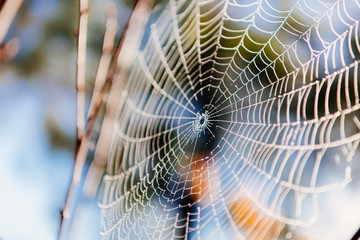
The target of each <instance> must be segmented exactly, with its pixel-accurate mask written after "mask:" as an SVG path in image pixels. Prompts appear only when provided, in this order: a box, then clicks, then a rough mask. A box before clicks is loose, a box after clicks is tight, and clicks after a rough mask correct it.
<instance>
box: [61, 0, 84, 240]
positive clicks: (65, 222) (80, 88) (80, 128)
mask: <svg viewBox="0 0 360 240" xmlns="http://www.w3.org/2000/svg"><path fill="white" fill-rule="evenodd" d="M88 17H89V5H88V0H79V25H78V28H79V29H78V31H79V32H78V41H77V48H78V51H77V59H76V87H77V124H76V126H77V132H76V135H77V143H76V154H75V166H74V172H73V178H72V182H71V185H70V189H69V192H68V196H67V199H66V203H65V206H64V209H63V211H62V216H61V225H60V233H59V239H65V238H66V235H67V233H68V231H69V228H70V221H71V214H72V208H73V207H74V200H75V197H76V189H77V186H78V185H79V183H80V180H81V171H80V170H78V169H79V167H80V168H82V167H81V166H83V165H84V163H85V159H86V155H87V150H84V147H81V146H82V145H84V144H85V143H84V142H83V138H84V135H85V74H86V42H87V27H88ZM86 146H87V143H86Z"/></svg>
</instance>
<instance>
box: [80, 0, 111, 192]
mask: <svg viewBox="0 0 360 240" xmlns="http://www.w3.org/2000/svg"><path fill="white" fill-rule="evenodd" d="M105 12H106V15H107V21H106V30H105V35H104V43H103V52H102V55H101V58H100V63H99V68H98V71H97V74H96V80H95V86H94V91H93V95H92V98H91V101H90V107H89V112H88V116H87V122H88V128H87V129H93V127H94V124H95V121H96V119H97V116H98V114H99V111H100V108H101V106H102V103H103V101H102V100H103V94H104V86H105V83H106V79H107V78H106V77H107V75H108V72H109V68H110V64H111V59H112V56H113V52H114V39H115V35H116V32H117V28H118V25H117V20H116V16H117V15H116V5H115V4H114V3H108V4H107V5H106V7H105ZM90 135H91V134H90ZM93 163H95V161H93V162H92V163H91V166H90V169H89V172H88V174H87V177H86V180H85V185H84V192H86V193H85V195H86V196H88V197H90V198H92V197H93V195H94V193H91V192H94V191H93V190H92V189H94V188H92V186H93V185H94V183H93V182H94V181H97V180H96V179H98V176H97V175H98V174H97V172H96V171H94V170H93V169H94V166H96V164H95V165H94V164H93ZM100 177H101V176H100ZM89 178H91V179H90V180H89Z"/></svg>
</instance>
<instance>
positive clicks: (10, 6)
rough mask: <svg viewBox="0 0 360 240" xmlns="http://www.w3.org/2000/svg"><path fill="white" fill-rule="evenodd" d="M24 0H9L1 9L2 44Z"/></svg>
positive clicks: (0, 41) (0, 31) (0, 29)
mask: <svg viewBox="0 0 360 240" xmlns="http://www.w3.org/2000/svg"><path fill="white" fill-rule="evenodd" d="M22 2H23V0H7V1H5V3H3V6H2V8H1V11H0V24H1V27H0V44H1V43H2V42H3V40H4V38H5V36H6V33H7V32H8V30H9V27H10V25H11V22H12V21H13V19H14V17H15V15H16V13H17V11H18V10H19V8H20V6H21V4H22Z"/></svg>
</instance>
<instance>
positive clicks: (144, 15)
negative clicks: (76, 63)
mask: <svg viewBox="0 0 360 240" xmlns="http://www.w3.org/2000/svg"><path fill="white" fill-rule="evenodd" d="M153 4H154V0H139V1H138V2H137V4H136V6H135V9H134V11H133V14H132V15H131V17H130V19H129V23H128V29H127V31H126V32H125V36H124V38H123V42H121V43H120V46H121V48H119V49H121V50H120V51H119V52H118V57H117V58H116V60H117V61H116V62H114V64H116V65H112V66H111V67H110V70H109V75H110V74H114V81H113V83H112V86H111V89H110V93H109V97H108V100H107V104H106V112H105V117H104V120H103V123H102V128H101V131H100V136H99V140H98V143H97V146H96V151H95V157H94V163H96V164H97V165H98V166H100V167H101V168H102V170H103V169H104V168H105V165H106V161H107V158H108V154H109V149H110V145H111V139H112V136H113V133H114V129H113V127H114V125H113V124H114V122H115V119H116V112H117V111H119V110H120V109H119V107H121V106H122V105H123V97H122V96H123V94H122V92H123V90H124V89H125V87H126V83H127V79H128V75H129V68H130V66H131V65H132V63H133V61H134V59H135V57H136V52H137V50H138V48H139V46H140V43H141V40H142V36H143V33H144V30H145V26H146V24H147V21H148V18H149V15H150V11H151V8H152V6H153ZM114 66H116V73H117V75H115V67H114Z"/></svg>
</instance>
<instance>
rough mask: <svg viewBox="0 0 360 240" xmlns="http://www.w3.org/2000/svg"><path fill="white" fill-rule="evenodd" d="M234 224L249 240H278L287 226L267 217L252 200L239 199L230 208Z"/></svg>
mask: <svg viewBox="0 0 360 240" xmlns="http://www.w3.org/2000/svg"><path fill="white" fill-rule="evenodd" d="M230 212H231V214H232V217H233V220H234V222H235V223H236V224H237V225H238V227H239V228H240V229H241V230H242V231H243V232H244V233H245V235H246V237H247V239H250V240H252V239H254V240H255V239H262V240H270V239H274V238H277V237H278V236H279V235H280V233H281V231H282V230H283V229H284V227H285V224H284V223H281V222H279V221H276V220H274V219H272V218H271V217H269V216H266V215H264V214H262V213H261V211H260V210H259V209H257V208H256V207H255V206H254V204H253V203H252V201H251V200H249V199H246V198H239V199H238V200H237V201H235V202H234V203H233V204H232V205H231V206H230Z"/></svg>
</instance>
